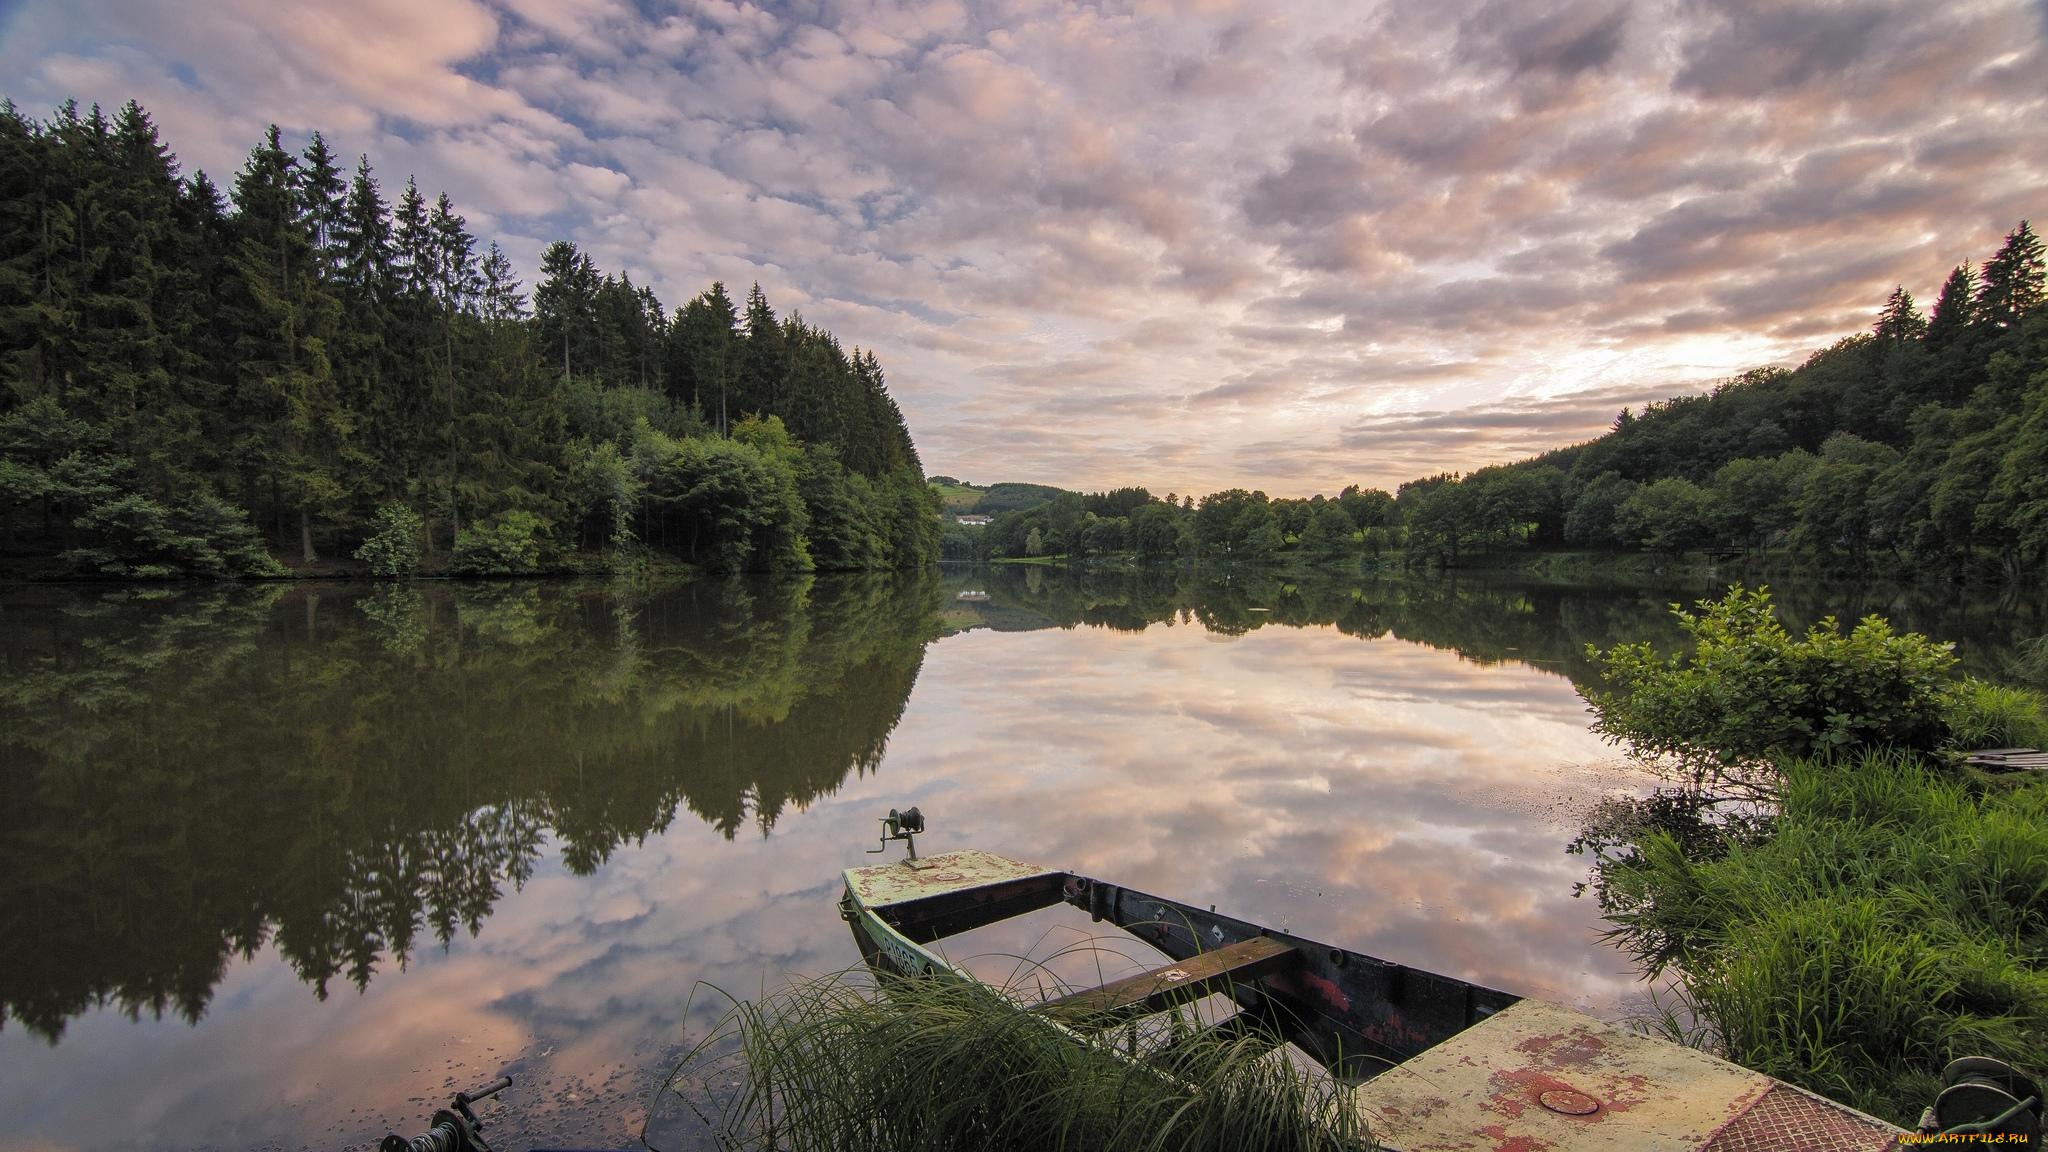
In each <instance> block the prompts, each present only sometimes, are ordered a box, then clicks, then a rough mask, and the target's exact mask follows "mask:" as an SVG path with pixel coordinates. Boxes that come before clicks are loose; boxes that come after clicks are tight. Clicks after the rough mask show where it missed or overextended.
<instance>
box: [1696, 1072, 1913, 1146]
mask: <svg viewBox="0 0 2048 1152" xmlns="http://www.w3.org/2000/svg"><path fill="white" fill-rule="evenodd" d="M1895 1134H1896V1129H1892V1128H1890V1127H1889V1126H1887V1125H1884V1124H1883V1123H1882V1122H1880V1121H1877V1120H1874V1119H1872V1118H1870V1117H1868V1116H1864V1115H1861V1114H1859V1113H1856V1112H1851V1111H1850V1110H1848V1109H1847V1108H1843V1107H1841V1106H1840V1105H1836V1104H1830V1103H1828V1102H1827V1101H1825V1100H1821V1099H1818V1098H1816V1097H1813V1096H1808V1095H1807V1094H1806V1093H1804V1092H1801V1091H1799V1090H1798V1089H1797V1088H1793V1087H1790V1086H1788V1085H1784V1084H1778V1085H1774V1086H1773V1087H1772V1088H1771V1090H1770V1091H1769V1092H1766V1093H1764V1096H1763V1099H1761V1100H1758V1101H1757V1102H1756V1103H1755V1104H1754V1105H1753V1106H1751V1107H1750V1109H1749V1110H1748V1111H1746V1112H1744V1113H1743V1114H1742V1115H1740V1116H1737V1117H1736V1118H1735V1119H1733V1120H1730V1121H1729V1122H1728V1123H1727V1124H1726V1125H1724V1126H1723V1127H1722V1129H1721V1130H1720V1131H1719V1132H1716V1133H1714V1137H1713V1139H1711V1140H1709V1141H1707V1143H1706V1144H1705V1145H1704V1146H1702V1147H1701V1149H1700V1152H1876V1150H1878V1149H1883V1148H1890V1147H1893V1146H1894V1145H1893V1143H1892V1140H1893V1137H1894V1135H1895Z"/></svg>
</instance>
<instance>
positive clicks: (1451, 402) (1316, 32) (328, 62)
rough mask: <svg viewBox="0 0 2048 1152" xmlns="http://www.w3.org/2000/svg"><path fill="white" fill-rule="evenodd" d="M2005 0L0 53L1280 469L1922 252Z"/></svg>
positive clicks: (55, 47)
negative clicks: (325, 139) (277, 132)
mask: <svg viewBox="0 0 2048 1152" xmlns="http://www.w3.org/2000/svg"><path fill="white" fill-rule="evenodd" d="M2044 34H2048V17H2044V15H2043V13H2042V10H2041V9H2040V6H2039V4H2038V3H2036V2H2033V0H1959V2H1957V3H1952V4H1941V5H1927V4H1923V3H1912V2H1910V0H1844V2H1842V3H1833V4H1826V5H1784V4H1776V3H1767V2H1765V0H1714V2H1707V0H1652V2H1649V3H1640V4H1624V3H1617V2H1614V0H1537V2H1535V3H1526V4H1525V3H1508V2H1506V0H1466V2H1461V3H1452V4H1424V3H1421V2H1419V0H1413V2H1411V0H1383V2H1381V3H1377V4H1365V5H1360V4H1353V3H1344V2H1340V0H1313V2H1310V3H1303V4H1296V5H1290V6H1285V7H1281V8H1274V7H1271V6H1264V5H1255V4H1249V3H1242V2H1238V0H1214V2H1208V3H1201V4H1163V3H1151V2H1146V3H1138V4H1134V5H1127V6H1122V7H1117V6H1110V7H1081V6H1072V5H1064V4H1059V3H1048V2H1045V0H986V2H979V3H973V4H967V3H962V2H959V0H936V2H930V3H921V2H914V0H819V2H818V3H816V4H813V5H809V6H805V7H802V8H791V7H786V6H767V5H757V4H753V3H748V2H745V0H676V2H674V3H658V4H648V3H629V2H627V0H573V2H570V3H542V2H540V0H349V2H348V3H336V4H327V5H317V6H306V5H272V4H261V3H258V2H256V0H227V2H224V3H220V4H212V5H187V6H181V7H175V8H174V7H167V6H164V5H148V4H143V3H140V2H139V0H64V2H60V0H25V2H24V3H21V4H18V5H16V6H14V10H13V12H12V14H11V16H10V17H9V18H8V22H7V23H6V24H5V25H4V28H0V35H4V37H5V38H4V40H0V69H4V71H5V74H7V75H9V76H10V77H13V78H14V79H13V80H11V81H10V85H11V87H10V91H9V92H8V94H9V95H11V96H13V97H14V98H15V99H16V100H17V101H19V102H21V103H23V104H24V105H26V106H29V107H31V108H34V107H36V106H37V105H39V104H43V105H46V104H49V103H53V102H55V101H57V100H61V99H65V98H72V97H76V98H78V99H81V100H85V101H92V100H99V101H102V102H107V103H116V102H119V101H121V100H124V99H126V98H128V97H130V96H134V97H137V98H140V99H141V100H143V101H144V103H145V104H146V105H148V106H149V107H150V108H151V109H152V111H153V112H155V113H156V114H157V116H158V119H159V121H160V122H161V123H162V124H163V126H164V128H165V130H166V133H167V135H168V137H169V139H170V141H171V143H172V145H173V146H174V147H176V148H177V149H179V151H180V153H181V156H182V158H183V159H184V160H185V162H186V163H187V165H188V166H197V167H204V168H206V169H207V170H209V171H210V172H211V173H212V174H213V175H214V176H215V177H216V179H223V180H224V179H225V178H226V177H227V176H228V175H229V174H230V173H231V171H232V169H233V168H234V167H236V166H237V165H238V164H239V161H240V156H241V154H242V153H243V152H244V151H245V150H246V149H247V147H248V146H249V145H250V144H251V143H253V142H254V141H255V140H256V139H257V137H258V134H259V133H260V131H261V129H262V126H263V125H264V124H265V123H267V122H269V121H272V120H275V121H277V122H278V123H280V124H281V125H283V126H284V127H285V128H286V129H287V131H289V132H291V133H292V134H294V135H295V136H301V135H303V134H304V133H306V132H308V131H310V130H311V129H313V128H316V127H317V128H322V129H324V130H326V131H327V132H328V133H329V135H330V137H332V138H333V140H334V142H335V143H336V144H337V146H338V147H339V148H340V150H342V151H343V152H344V153H345V154H353V153H355V152H358V151H368V152H370V153H371V154H372V159H373V161H374V162H376V163H377V164H378V166H379V169H380V173H381V174H382V176H383V178H384V180H385V183H386V186H387V187H396V186H398V185H401V184H402V183H403V179H404V175H405V173H406V172H408V171H416V172H417V173H418V174H419V176H420V179H421V183H422V185H423V186H424V187H427V188H429V189H440V188H447V189H449V190H450V191H451V192H452V193H453V194H455V195H456V197H457V199H458V202H459V204H460V206H461V207H462V208H463V209H464V210H465V211H466V212H468V213H469V214H470V218H471V220H472V221H473V222H475V223H477V224H478V225H479V226H480V227H482V226H488V227H490V228H491V229H493V230H494V231H495V233H496V234H500V235H502V236H504V237H506V238H507V239H508V249H509V250H510V251H511V252H512V253H513V254H514V256H515V257H516V258H519V259H522V260H525V261H527V262H528V263H527V268H528V270H529V272H530V271H531V269H532V264H531V261H532V259H533V256H534V254H535V253H536V252H537V250H538V247H539V245H540V244H541V243H542V242H544V241H545V240H546V239H549V238H552V237H554V236H557V235H566V236H568V237H569V238H571V239H574V240H576V241H578V242H579V243H581V244H583V245H585V246H586V247H587V248H589V249H590V250H591V251H592V252H593V254H594V255H595V257H596V258H597V259H598V260H599V262H600V263H602V264H603V265H605V266H606V267H608V268H614V269H623V270H627V271H630V272H631V273H632V274H633V276H634V279H635V281H636V282H643V283H651V284H652V285H654V286H655V288H656V289H657V291H659V292H661V293H662V294H663V296H664V297H665V298H666V299H668V300H670V301H671V302H680V301H681V300H682V299H684V298H686V297H687V296H688V295H690V294H692V293H694V292H696V291H697V290H699V289H700V288H702V287H703V286H704V284H705V283H706V282H708V281H709V280H710V279H712V278H722V279H724V280H726V281H728V283H731V284H745V283H748V282H751V281H754V280H759V281H760V282H761V283H762V285H763V286H764V287H765V288H766V289H767V290H768V292H769V294H770V296H771V299H773V300H775V301H776V302H777V303H778V304H780V305H782V306H783V307H785V308H789V307H801V309H802V310H803V312H804V314H805V315H806V317H807V318H809V319H810V320H812V321H814V322H818V323H822V324H824V325H826V326H828V327H831V328H833V329H834V330H835V331H837V332H838V334H839V335H840V337H841V338H842V340H844V341H845V342H847V343H848V344H858V345H863V346H872V347H875V348H876V349H877V350H878V351H879V352H880V354H881V355H882V357H883V359H884V362H885V364H886V365H887V366H888V368H889V373H890V376H889V378H890V381H891V384H892V387H893V388H894V389H895V391H896V393H897V395H898V397H899V399H900V401H901V402H902V404H903V406H904V408H905V410H906V412H907V414H908V416H909V417H910V420H911V424H912V429H913V431H914V432H915V433H916V434H917V435H918V438H919V442H920V446H921V448H922V450H923V453H924V456H925V458H926V461H927V463H928V464H929V465H930V466H931V467H932V468H933V470H934V471H942V472H952V473H955V474H972V475H976V476H982V477H994V478H1001V477H996V475H995V474H996V473H997V472H1002V473H1004V475H1005V476H1008V477H1009V478H1014V479H1029V480H1039V481H1045V482H1053V483H1061V484H1068V485H1074V486H1086V487H1102V486H1108V485H1112V484H1120V483H1144V484H1148V485H1151V486H1153V487H1155V488H1159V489H1167V488H1172V489H1177V490H1183V491H1185V490H1194V491H1206V490H1213V489H1216V488H1221V487H1226V486H1232V485H1246V486H1256V487H1263V488H1265V489H1267V490H1268V491H1272V492H1276V493H1291V494H1306V493H1307V492H1310V491H1314V490H1317V489H1322V490H1326V491H1327V490H1329V489H1330V488H1331V487H1333V486H1335V485H1341V484H1342V483H1347V482H1352V481H1359V482H1365V483H1377V484H1382V485H1388V484H1393V483H1397V482H1399V481H1400V480H1401V479H1403V478H1405V477H1406V476H1407V475H1410V474H1413V473H1414V472H1436V471H1442V470H1446V469H1467V468H1471V467H1474V466H1477V465H1480V464H1484V463H1488V462H1494V461H1498V460H1500V459H1503V458H1505V457H1508V456H1511V455H1513V454H1515V453H1518V452H1523V451H1527V450H1530V449H1532V448H1539V447H1544V446H1548V445H1549V444H1551V443H1554V442H1555V441H1553V440H1552V439H1551V437H1553V436H1558V435H1566V434H1576V433H1577V432H1578V431H1583V430H1585V429H1597V428H1598V427H1600V426H1602V425H1604V423H1605V419H1601V418H1597V417H1599V416H1600V413H1599V412H1598V411H1597V410H1596V409H1597V407H1598V405H1599V404H1600V403H1604V402H1605V401H1604V400H1603V397H1607V396H1609V395H1610V394H1614V395H1620V394H1626V395H1629V396H1640V395H1654V394H1656V393H1659V392H1665V393H1676V392H1680V391H1685V390H1689V389H1694V388H1697V387H1699V386H1702V385H1704V384H1707V383H1710V382H1711V381H1713V380H1714V379H1717V378H1720V377H1725V376H1727V375H1731V374H1733V373H1735V372H1737V371H1740V370H1742V369H1745V368H1748V367H1752V366H1755V365H1757V364H1761V363H1771V362H1781V363H1782V362H1793V361H1796V360H1798V359H1800V358H1802V357H1803V356H1804V354H1805V353H1806V352H1807V351H1809V350H1810V349H1811V348H1812V347H1814V346H1815V345H1818V344H1822V343H1826V342H1828V341H1829V340H1831V339H1833V338H1834V337H1836V336H1839V335H1841V334H1843V333H1844V332H1846V331H1848V330H1851V329H1854V328H1856V327H1860V326H1861V325H1862V324H1864V323H1865V322H1866V320H1867V319H1868V317H1869V316H1870V315H1871V314H1873V313H1874V311H1875V309H1876V307H1877V306H1878V305H1879V304H1880V303H1881V302H1882V300H1883V297H1884V296H1885V294H1886V293H1887V292H1888V291H1889V290H1890V287H1891V285H1893V284H1896V283H1903V284H1905V285H1906V286H1907V287H1908V288H1909V289H1911V290H1913V291H1914V292H1915V293H1916V294H1917V295H1920V296H1921V297H1923V298H1925V297H1928V296H1930V295H1931V294H1932V292H1933V290H1934V288H1935V287H1936V286H1937V285H1938V283H1939V282H1940V280H1941V278H1942V277H1943V275H1944V274H1945V273H1946V271H1947V270H1948V268H1949V267H1950V266H1952V265H1953V264H1955V263H1957V262H1959V261H1961V260H1963V259H1966V258H1970V259H1981V258H1982V257H1983V256H1984V255H1985V254H1986V253H1987V252H1988V251H1989V250H1990V248H1991V247H1992V246H1993V245H1995V243H1996V242H1997V238H1998V237H1999V236H2000V235H2001V234H2002V233H2003V232H2004V231H2005V230H2006V229H2008V228H2010V227H2011V226H2012V224H2013V223H2014V222H2015V221H2016V220H2017V219H2018V218H2020V217H2021V216H2024V215H2028V214H2030V213H2031V214H2034V215H2039V213H2040V212H2041V205H2040V203H2039V202H2038V201H2039V195H2040V190H2041V189H2042V188H2043V187H2044V186H2048V134H2043V133H2041V132H2040V131H2039V130H2038V125H2039V123H2040V121H2041V116H2042V113H2043V112H2044V111H2048V96H2044V89H2043V86H2042V85H2041V84H2040V82H2039V78H2040V76H2041V75H2042V74H2043V73H2044V71H2048V52H2044V48H2043V38H2044ZM1104 397H1114V400H1115V402H1114V403H1113V404H1112V403H1106V402H1104V400H1103V398H1104ZM1572 397H1577V399H1576V400H1574V399H1571V398H1572ZM1566 410H1570V411H1572V412H1574V413H1576V414H1575V415H1574V416H1573V417H1572V418H1571V419H1570V420H1569V421H1564V420H1561V418H1560V417H1558V415H1557V413H1558V412H1562V411H1566ZM1468 411H1469V413H1470V416H1469V418H1466V419H1464V420H1463V421H1462V422H1458V423H1456V424H1455V426H1453V424H1452V423H1446V422H1444V421H1445V419H1446V418H1447V414H1448V415H1450V416H1455V415H1456V414H1458V413H1461V412H1468ZM1606 415H1607V416H1609V417H1611V415H1612V413H1611V412H1610V413H1607V414H1606ZM1517 421H1519V422H1517ZM1026 424H1029V425H1033V426H1034V429H1035V434H1034V435H1033V436H1032V437H1030V438H1029V439H1028V440H1026V439H1024V438H1020V436H1019V434H1018V429H1019V427H1020V425H1026ZM1361 436H1369V438H1370V440H1371V449H1372V450H1371V451H1370V452H1366V451H1362V445H1361V442H1360V439H1359V437H1361ZM1167 443H1171V444H1172V445H1173V446H1174V447H1173V450H1172V451H1170V452H1166V451H1151V450H1147V451H1139V450H1138V448H1139V446H1146V445H1149V446H1154V447H1157V446H1159V445H1162V444H1167ZM1254 446H1256V447H1254Z"/></svg>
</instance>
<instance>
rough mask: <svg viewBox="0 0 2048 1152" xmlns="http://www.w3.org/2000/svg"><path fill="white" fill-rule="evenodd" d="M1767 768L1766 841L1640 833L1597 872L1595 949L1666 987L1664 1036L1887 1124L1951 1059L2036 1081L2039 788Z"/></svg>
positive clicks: (2045, 888) (2042, 881) (1903, 761)
mask: <svg viewBox="0 0 2048 1152" xmlns="http://www.w3.org/2000/svg"><path fill="white" fill-rule="evenodd" d="M1781 767H1782V770H1783V773H1784V784H1783V789H1782V792H1781V807H1780V809H1779V813H1778V817H1777V820H1776V821H1775V826H1774V830H1773V834H1772V835H1770V836H1768V837H1750V838H1734V839H1730V840H1729V841H1728V842H1727V843H1725V844H1724V845H1722V846H1721V847H1722V849H1723V850H1721V851H1718V852H1713V853H1701V852H1699V851H1697V850H1691V851H1689V850H1688V847H1687V846H1685V845H1682V844H1681V843H1680V842H1679V840H1678V839H1677V838H1675V837H1673V836H1671V835H1670V834H1668V833H1665V832H1661V831H1648V832H1645V833H1644V835H1643V837H1642V839H1641V840H1640V841H1638V842H1637V843H1636V844H1635V846H1634V847H1635V849H1636V851H1635V852H1634V853H1632V854H1631V855H1629V856H1627V857H1624V858H1620V859H1616V860H1610V861H1609V862H1608V863H1606V864H1605V865H1603V867H1604V868H1605V869H1606V870H1607V875H1606V876H1605V877H1604V880H1605V891H1604V897H1603V898H1604V900H1605V901H1606V904H1607V911H1608V918H1609V919H1610V921H1611V922H1613V923H1614V924H1615V926H1616V927H1615V930H1614V932H1613V936H1614V937H1615V938H1616V939H1617V940H1618V941H1619V942H1621V943H1622V944H1623V945H1624V946H1625V947H1627V948H1628V949H1629V950H1630V951H1632V952H1634V953H1635V954H1636V955H1637V957H1638V958H1639V959H1641V960H1642V961H1644V963H1645V964H1646V965H1648V966H1649V967H1651V968H1652V969H1656V968H1659V967H1661V966H1663V965H1665V964H1669V965H1672V966H1675V968H1676V969H1677V972H1678V975H1679V976H1680V982H1679V989H1680V992H1679V994H1680V996H1681V998H1682V999H1683V1001H1684V1005H1683V1006H1684V1008H1686V1009H1687V1010H1689V1011H1688V1012H1687V1013H1671V1014H1667V1015H1666V1019H1665V1024H1666V1027H1667V1029H1669V1030H1673V1031H1676V1030H1677V1025H1678V1021H1679V1019H1680V1018H1681V1017H1682V1016H1683V1015H1690V1016H1691V1017H1692V1018H1693V1021H1695V1022H1696V1023H1697V1024H1698V1025H1703V1026H1704V1031H1705V1033H1706V1034H1707V1036H1708V1037H1709V1038H1710V1039H1711V1040H1712V1041H1713V1042H1715V1043H1717V1044H1718V1045H1719V1046H1720V1047H1721V1048H1722V1049H1723V1050H1724V1052H1725V1053H1726V1055H1728V1056H1729V1058H1731V1059H1733V1060H1735V1061H1737V1062H1739V1063H1742V1064H1745V1065H1747V1066H1749V1067H1752V1068H1755V1069H1757V1070H1758V1071H1761V1072H1765V1073H1768V1074H1770V1075H1773V1076H1777V1077H1779V1078H1781V1079H1784V1080H1789V1081H1791V1082H1793V1083H1795V1084H1798V1085H1801V1086H1802V1087H1806V1088H1809V1089H1812V1090H1814V1091H1817V1092H1820V1093H1823V1094H1825V1095H1828V1096H1831V1097H1833V1098H1835V1099H1838V1100H1842V1101H1844V1102H1845V1103H1849V1104H1851V1105H1854V1106H1856V1107H1859V1108H1862V1109H1864V1110H1866V1111H1869V1112H1872V1113H1875V1114H1877V1115H1880V1116H1885V1117H1887V1118H1889V1119H1891V1120H1894V1121H1896V1122H1899V1123H1901V1124H1906V1125H1910V1124H1911V1123H1912V1122H1913V1120H1914V1119H1915V1118H1917V1116H1918V1114H1919V1110H1920V1108H1921V1107H1922V1106H1923V1105H1924V1104H1926V1103H1927V1102H1929V1101H1931V1100H1932V1099H1933V1095H1934V1093H1935V1092H1936V1091H1937V1090H1938V1089H1939V1087H1940V1085H1939V1083H1938V1081H1937V1079H1936V1077H1937V1076H1938V1074H1939V1072H1940V1069H1941V1067H1942V1066H1943V1065H1944V1064H1945V1063H1946V1062H1947V1061H1948V1060H1950V1059H1952V1058H1954V1057H1957V1056H1964V1055H1975V1054H1984V1055H1992V1056H1997V1057H2000V1058H2002V1059H2005V1060H2008V1061H2011V1062H2013V1063H2015V1064H2017V1065H2020V1066H2021V1067H2024V1068H2029V1069H2031V1070H2033V1071H2036V1072H2038V1071H2040V1070H2041V1065H2042V1054H2043V1052H2044V1051H2048V963H2044V961H2048V785H2044V784H2043V783H2042V782H2040V781H2036V780H2022V781H2017V782H2011V783H2008V784H2004V785H2001V786H1999V787H1996V788H1995V789H1992V790H1986V791H1981V792H1978V791H1972V790H1971V789H1970V788H1969V787H1967V786H1966V785H1965V784H1964V783H1963V782H1961V781H1959V780H1957V779H1954V778H1951V777H1949V776H1946V775H1944V774H1942V773H1941V772H1940V771H1939V770H1938V769H1935V768H1933V767H1931V766H1930V765H1929V763H1928V762H1927V761H1925V760H1923V759H1922V758H1921V757H1918V756H1916V755H1913V754H1911V753H1905V752H1897V751H1884V750H1874V751H1867V752H1864V753H1862V754H1860V755H1856V756H1852V757H1842V758H1834V759H1818V760H1793V761H1789V762H1787V763H1785V764H1783V765H1782V766H1781ZM1674 1038H1682V1037H1678V1036H1674ZM1690 1038H1692V1039H1698V1036H1697V1035H1694V1036H1692V1037H1690Z"/></svg>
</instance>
